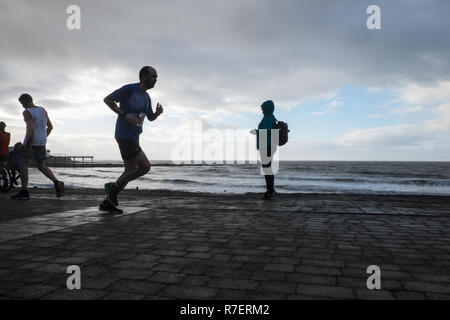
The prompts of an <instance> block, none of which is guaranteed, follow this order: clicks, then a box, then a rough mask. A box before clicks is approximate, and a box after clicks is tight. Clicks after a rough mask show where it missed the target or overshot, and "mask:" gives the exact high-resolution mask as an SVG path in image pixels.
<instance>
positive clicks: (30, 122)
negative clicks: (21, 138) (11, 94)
mask: <svg viewBox="0 0 450 320" xmlns="http://www.w3.org/2000/svg"><path fill="white" fill-rule="evenodd" d="M23 119H24V121H25V123H26V125H27V133H26V135H25V140H26V141H27V145H26V146H27V147H28V148H31V146H32V145H33V137H34V123H33V119H32V117H31V114H30V113H29V112H28V111H27V110H25V111H24V112H23Z"/></svg>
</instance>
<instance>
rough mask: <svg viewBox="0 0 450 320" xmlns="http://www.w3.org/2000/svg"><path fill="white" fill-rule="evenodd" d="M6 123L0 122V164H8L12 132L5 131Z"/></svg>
mask: <svg viewBox="0 0 450 320" xmlns="http://www.w3.org/2000/svg"><path fill="white" fill-rule="evenodd" d="M5 128H6V123H4V122H3V121H1V122H0V164H3V165H6V164H7V162H8V156H9V149H8V147H9V142H10V140H11V134H10V133H9V132H6V131H5Z"/></svg>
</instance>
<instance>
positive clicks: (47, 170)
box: [38, 160, 58, 182]
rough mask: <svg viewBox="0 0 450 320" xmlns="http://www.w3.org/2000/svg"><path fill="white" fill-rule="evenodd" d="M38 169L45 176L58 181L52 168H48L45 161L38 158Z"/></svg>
mask: <svg viewBox="0 0 450 320" xmlns="http://www.w3.org/2000/svg"><path fill="white" fill-rule="evenodd" d="M38 169H39V171H41V172H42V173H43V174H44V175H45V176H46V177H47V178H49V179H50V180H52V181H53V182H56V181H58V180H57V179H56V177H55V175H54V174H53V172H52V170H50V168H49V167H47V164H46V162H45V160H39V161H38Z"/></svg>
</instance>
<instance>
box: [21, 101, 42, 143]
mask: <svg viewBox="0 0 450 320" xmlns="http://www.w3.org/2000/svg"><path fill="white" fill-rule="evenodd" d="M26 111H28V112H29V113H30V114H31V118H32V120H33V123H34V136H33V143H32V144H31V145H32V146H45V145H46V143H47V122H48V119H47V113H46V112H45V110H44V108H42V107H32V108H27V109H26ZM26 140H27V138H26V136H25V140H24V142H23V144H27V141H26Z"/></svg>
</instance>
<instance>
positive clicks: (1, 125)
mask: <svg viewBox="0 0 450 320" xmlns="http://www.w3.org/2000/svg"><path fill="white" fill-rule="evenodd" d="M5 128H6V123H4V122H3V121H0V130H4V129H5Z"/></svg>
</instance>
